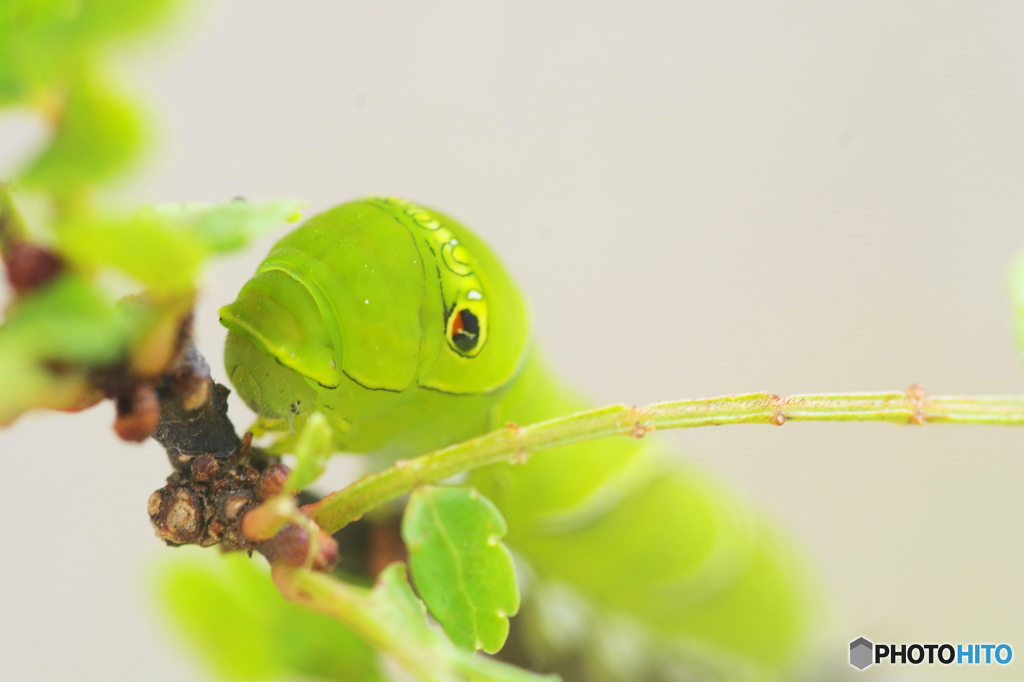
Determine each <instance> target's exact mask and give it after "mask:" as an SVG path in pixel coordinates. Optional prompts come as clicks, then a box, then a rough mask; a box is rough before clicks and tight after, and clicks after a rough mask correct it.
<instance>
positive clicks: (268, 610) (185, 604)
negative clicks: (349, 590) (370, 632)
mask: <svg viewBox="0 0 1024 682" xmlns="http://www.w3.org/2000/svg"><path fill="white" fill-rule="evenodd" d="M161 563H162V565H161V566H159V567H158V570H157V573H156V578H157V580H156V587H157V592H158V595H157V596H158V598H159V601H160V602H161V604H162V606H163V608H164V610H165V611H166V612H167V613H168V615H169V616H170V620H171V621H172V622H173V623H174V625H176V626H177V630H178V631H179V633H180V635H181V636H182V638H183V639H185V640H186V641H187V642H188V644H190V645H191V646H192V647H193V648H194V649H196V650H197V651H198V652H200V653H201V654H202V655H203V657H204V658H205V659H206V660H207V661H208V662H209V663H210V664H211V665H212V666H213V668H214V669H215V670H216V671H217V673H218V675H219V676H221V677H223V678H227V679H230V680H271V679H282V678H285V679H297V678H301V679H310V678H312V679H322V680H351V681H352V682H377V681H379V680H383V679H384V677H383V675H382V674H381V672H380V669H379V664H378V661H377V656H376V654H375V652H374V651H373V649H371V648H370V647H369V646H368V645H367V644H366V643H365V642H364V641H363V640H362V639H360V638H358V637H357V636H356V635H355V634H353V632H352V631H351V630H350V629H348V628H347V627H345V626H344V625H342V624H341V623H339V622H338V621H336V620H334V619H332V618H330V617H328V616H325V615H322V614H319V613H316V612H313V611H310V610H308V609H305V608H303V607H301V606H299V605H297V604H293V603H291V602H288V601H285V599H284V598H283V597H281V595H280V594H279V593H278V592H277V590H276V589H274V586H273V583H272V582H271V580H270V577H269V575H268V572H267V571H266V570H265V569H264V568H263V567H261V566H258V565H257V562H255V561H254V560H252V559H250V558H248V557H246V556H245V555H244V554H241V553H234V554H223V555H222V554H219V553H216V552H211V551H209V550H203V549H200V548H198V547H181V548H176V549H174V550H173V551H170V550H168V551H167V552H166V553H165V556H164V557H163V561H162V562H161Z"/></svg>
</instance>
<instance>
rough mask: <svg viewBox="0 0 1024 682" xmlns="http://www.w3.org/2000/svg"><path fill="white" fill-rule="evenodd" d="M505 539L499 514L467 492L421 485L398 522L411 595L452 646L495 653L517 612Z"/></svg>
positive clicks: (515, 587) (516, 594)
mask: <svg viewBox="0 0 1024 682" xmlns="http://www.w3.org/2000/svg"><path fill="white" fill-rule="evenodd" d="M507 532H508V528H507V526H506V524H505V519H504V518H503V517H502V516H501V513H500V512H499V511H498V509H497V507H495V506H494V504H493V503H492V502H491V501H490V500H488V499H487V498H486V497H484V496H483V495H481V494H480V493H478V492H477V491H476V490H474V489H472V488H456V487H449V486H424V487H421V488H418V489H417V490H416V491H415V492H414V493H413V494H412V496H411V498H410V500H409V505H408V506H407V507H406V510H405V518H404V519H403V521H402V538H403V539H404V540H405V543H406V545H407V546H408V549H409V566H410V570H411V573H412V577H413V581H414V582H415V584H416V589H417V590H418V591H419V593H420V595H421V596H422V597H423V601H424V602H426V604H427V608H428V609H429V610H430V613H431V615H433V616H434V618H436V619H437V621H438V622H439V623H441V626H442V627H443V628H444V630H445V632H446V633H448V636H449V637H450V638H451V640H452V641H453V642H454V643H455V644H457V645H459V646H461V647H464V648H467V649H469V650H471V651H475V650H477V649H483V650H484V651H486V652H487V653H492V654H493V653H495V652H497V651H499V650H500V649H501V647H502V645H503V644H504V643H505V639H506V638H507V637H508V628H509V624H508V618H509V616H514V615H515V614H516V612H517V611H518V610H519V587H518V585H517V584H516V576H515V569H514V567H513V564H512V555H511V554H510V553H509V551H508V548H507V547H505V545H504V544H503V543H502V542H501V539H502V538H503V537H504V536H505V534H506V533H507Z"/></svg>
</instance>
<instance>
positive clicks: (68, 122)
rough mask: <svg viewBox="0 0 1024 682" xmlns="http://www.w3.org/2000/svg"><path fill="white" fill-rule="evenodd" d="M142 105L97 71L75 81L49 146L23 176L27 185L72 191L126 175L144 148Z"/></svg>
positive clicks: (53, 190) (72, 82) (83, 71)
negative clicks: (104, 78) (118, 90)
mask: <svg viewBox="0 0 1024 682" xmlns="http://www.w3.org/2000/svg"><path fill="white" fill-rule="evenodd" d="M142 138H143V130H142V120H141V118H140V116H139V113H138V111H137V107H136V106H135V104H134V103H132V102H131V101H130V100H129V99H128V98H126V97H125V96H124V95H122V94H121V93H119V92H117V91H116V90H115V89H114V88H113V87H112V86H111V85H110V84H109V83H107V82H105V81H104V80H103V79H101V78H100V77H99V76H98V75H97V74H96V73H95V72H90V71H88V70H87V69H85V68H83V69H82V70H81V73H78V74H76V75H75V76H74V77H73V78H72V79H71V85H70V87H69V89H68V93H67V102H66V105H65V107H64V110H63V113H62V115H61V118H60V121H59V122H58V123H57V129H56V132H55V134H54V136H53V138H52V139H51V140H50V142H49V144H48V145H47V146H46V147H45V148H44V149H43V150H42V151H41V152H40V153H39V154H38V155H37V156H36V158H35V159H33V160H32V161H31V162H30V163H29V165H28V167H27V168H25V170H24V171H23V172H22V174H21V182H22V184H23V185H24V186H25V187H30V188H38V189H43V190H46V191H50V192H54V193H57V194H72V193H74V192H77V191H80V190H82V189H84V188H87V187H91V186H93V185H97V184H100V183H101V182H103V181H105V180H108V179H111V178H113V177H114V176H116V175H117V174H119V173H121V172H122V171H124V170H125V168H126V167H127V166H128V164H129V162H131V161H132V160H134V158H135V156H136V154H137V152H138V151H139V149H140V148H141V146H142Z"/></svg>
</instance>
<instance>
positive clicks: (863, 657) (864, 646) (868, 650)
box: [850, 637, 875, 670]
mask: <svg viewBox="0 0 1024 682" xmlns="http://www.w3.org/2000/svg"><path fill="white" fill-rule="evenodd" d="M874 651H875V645H874V644H872V643H871V642H869V641H868V640H866V639H864V638H863V637H858V638H857V639H855V640H853V641H852V642H850V665H852V666H853V667H854V668H856V669H857V670H863V669H864V668H866V667H868V666H869V665H871V664H872V663H874V662H875V656H874Z"/></svg>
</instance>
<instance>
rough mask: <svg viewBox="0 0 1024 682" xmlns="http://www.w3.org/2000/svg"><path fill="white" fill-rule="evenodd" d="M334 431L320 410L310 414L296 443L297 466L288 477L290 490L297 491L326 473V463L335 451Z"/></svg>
mask: <svg viewBox="0 0 1024 682" xmlns="http://www.w3.org/2000/svg"><path fill="white" fill-rule="evenodd" d="M333 440H334V431H332V430H331V427H330V425H329V424H328V423H327V418H326V417H324V416H323V415H322V414H320V413H319V412H313V413H312V414H310V415H309V418H308V419H307V420H306V423H305V424H303V425H302V431H301V433H300V434H299V438H298V441H297V442H296V444H295V458H296V461H295V468H294V469H292V473H291V475H290V476H289V477H288V491H289V492H291V493H297V492H299V491H300V490H302V489H303V488H305V487H306V486H308V485H310V484H311V483H312V482H313V481H315V480H316V479H318V478H320V475H321V474H323V473H324V463H325V462H326V461H327V459H328V458H329V457H330V456H331V453H333V452H334V447H333Z"/></svg>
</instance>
